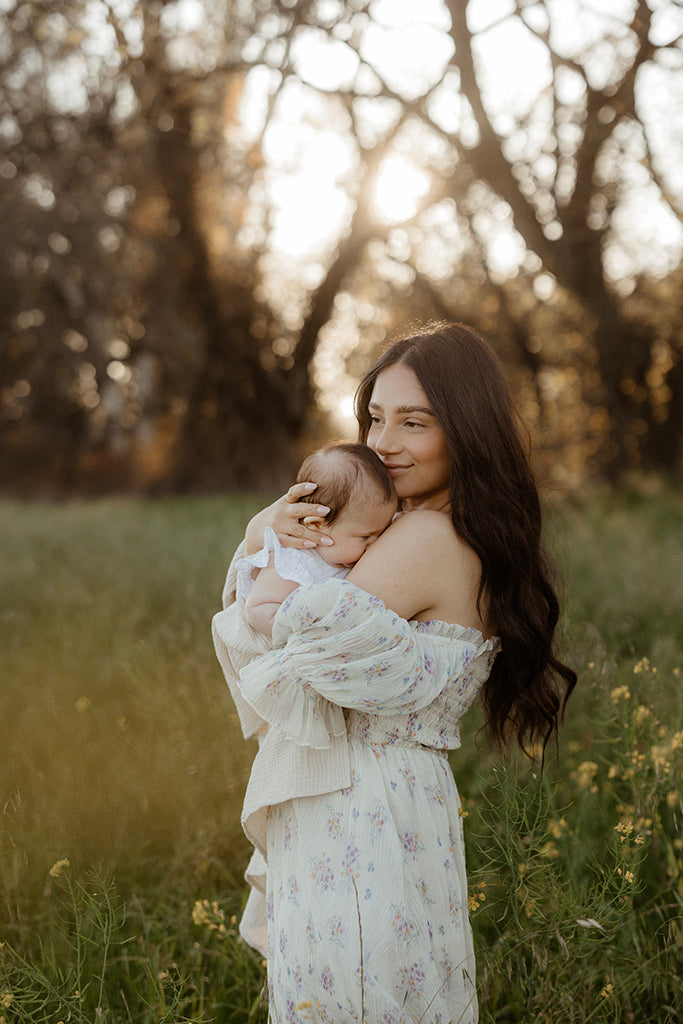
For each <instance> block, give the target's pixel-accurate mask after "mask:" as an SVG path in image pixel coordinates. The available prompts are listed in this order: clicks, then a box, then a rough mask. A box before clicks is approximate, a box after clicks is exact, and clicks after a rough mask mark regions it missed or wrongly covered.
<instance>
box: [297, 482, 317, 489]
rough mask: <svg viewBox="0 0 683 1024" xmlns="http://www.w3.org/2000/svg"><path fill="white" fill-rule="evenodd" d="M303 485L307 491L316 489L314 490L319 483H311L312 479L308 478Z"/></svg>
mask: <svg viewBox="0 0 683 1024" xmlns="http://www.w3.org/2000/svg"><path fill="white" fill-rule="evenodd" d="M301 486H302V487H305V488H306V490H307V491H314V490H315V489H316V487H317V486H318V485H317V484H314V483H311V481H310V480H307V481H306V482H305V483H303V484H302V485H301Z"/></svg>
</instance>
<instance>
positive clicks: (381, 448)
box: [375, 424, 397, 455]
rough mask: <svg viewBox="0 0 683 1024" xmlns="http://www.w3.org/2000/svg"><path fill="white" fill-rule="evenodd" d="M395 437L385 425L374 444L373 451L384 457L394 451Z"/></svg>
mask: <svg viewBox="0 0 683 1024" xmlns="http://www.w3.org/2000/svg"><path fill="white" fill-rule="evenodd" d="M396 447H397V445H396V437H395V434H394V431H392V430H391V428H390V427H389V426H387V425H386V424H385V425H384V427H383V429H382V433H381V434H380V435H379V437H378V438H377V440H376V442H375V451H376V452H377V454H378V455H386V454H387V453H388V452H392V451H396Z"/></svg>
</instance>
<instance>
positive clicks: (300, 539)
mask: <svg viewBox="0 0 683 1024" xmlns="http://www.w3.org/2000/svg"><path fill="white" fill-rule="evenodd" d="M316 486H317V484H314V483H312V482H308V483H301V484H293V485H292V486H291V487H290V488H289V490H288V491H287V493H286V494H284V495H283V496H282V497H281V498H278V499H277V501H274V502H273V504H272V505H269V506H268V507H267V508H264V509H261V511H260V512H257V513H256V515H255V516H254V517H253V519H251V520H250V521H249V524H248V526H247V530H246V534H245V541H246V548H247V554H248V555H253V554H254V552H256V551H260V550H261V548H262V547H263V534H264V531H265V529H266V527H267V526H270V527H271V528H272V529H273V530H274V531H275V533H276V534H277V536H278V538H279V540H280V543H281V544H282V545H283V546H284V547H287V548H314V547H316V545H317V544H324V545H329V544H333V543H334V541H333V540H332V538H331V537H328V536H327V535H326V534H322V535H321V534H320V533H317V532H315V531H313V530H309V529H308V527H307V525H306V519H307V518H308V517H309V516H314V515H318V516H324V515H327V513H328V512H329V511H330V510H329V508H328V507H327V506H326V505H315V504H313V503H311V502H308V501H300V499H301V498H303V497H304V496H305V495H307V494H312V493H313V491H314V490H315V489H316Z"/></svg>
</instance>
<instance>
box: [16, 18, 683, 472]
mask: <svg viewBox="0 0 683 1024" xmlns="http://www.w3.org/2000/svg"><path fill="white" fill-rule="evenodd" d="M412 10H413V8H412V6H411V5H409V4H408V5H403V4H397V3H393V2H389V0H368V2H365V0H346V2H343V0H272V2H270V0H258V2H256V3H243V2H241V0H201V2H200V0H151V2H148V3H142V2H140V0H127V2H125V3H124V2H123V0H117V2H114V0H109V2H105V0H65V2H57V0H50V2H40V3H38V2H35V0H23V2H22V0H17V2H11V0H0V29H2V34H1V37H0V38H1V39H2V43H1V44H0V84H1V85H2V89H1V90H0V189H1V191H0V217H2V223H3V234H4V245H3V248H2V252H1V253H0V275H1V279H2V289H1V290H0V311H1V312H2V314H3V316H2V322H3V324H4V325H6V326H4V327H3V328H2V331H3V335H2V352H1V354H0V360H1V362H0V372H1V374H2V393H1V403H0V418H1V421H2V441H1V442H0V473H1V474H2V476H3V479H4V480H5V481H6V482H8V483H12V484H13V485H14V486H25V487H26V488H30V489H35V486H36V483H38V484H40V485H42V484H45V485H49V486H57V487H58V488H61V489H62V490H71V489H74V488H76V487H80V488H83V487H86V488H87V487H90V488H97V489H103V488H111V487H114V486H119V487H127V488H145V489H148V490H149V489H157V490H158V489H161V488H172V489H181V488H192V487H225V486H231V485H236V486H245V485H254V484H257V485H268V486H270V485H278V484H280V483H281V482H282V480H283V479H286V477H287V475H288V474H289V472H290V471H291V467H292V464H293V462H294V461H296V460H297V459H298V451H297V444H298V443H299V442H300V440H301V438H302V436H304V435H305V434H306V432H307V431H308V432H314V433H315V432H316V430H317V427H316V420H315V418H314V416H313V418H312V413H313V403H312V399H314V398H317V400H318V401H319V402H320V404H321V405H322V406H323V407H326V408H328V409H329V408H334V405H335V404H336V403H337V401H338V399H336V398H334V397H333V396H334V393H335V392H334V389H335V388H339V387H340V386H341V387H345V388H346V389H347V390H348V387H349V386H350V382H351V381H352V379H353V378H357V376H358V375H359V373H361V372H362V371H363V369H364V366H365V365H366V364H367V362H368V360H369V359H371V358H372V355H373V352H374V350H375V349H376V346H377V345H378V344H379V343H381V341H382V340H383V339H384V337H385V336H386V334H387V333H388V332H389V331H392V330H393V329H394V328H395V326H396V325H397V324H398V323H400V322H403V323H405V322H406V321H407V320H409V319H411V318H412V317H414V316H423V317H429V316H435V315H436V316H448V317H454V318H458V319H466V320H469V321H470V322H474V323H475V324H476V325H477V326H479V327H480V329H482V330H483V331H484V333H486V334H487V336H488V337H489V338H490V339H491V340H492V341H493V342H494V344H495V346H496V347H497V349H498V350H499V352H500V354H501V356H502V357H503V359H504V360H505V361H506V364H507V365H508V366H509V369H510V373H511V377H512V379H513V382H514V384H515V387H516V390H517V392H518V395H519V398H520V402H521V405H522V407H523V411H524V413H525V415H526V416H527V418H528V419H529V420H530V421H531V422H532V423H534V424H535V426H536V428H537V430H538V431H539V436H540V438H541V439H542V441H543V442H544V445H545V448H546V450H547V451H548V452H549V453H551V454H553V455H554V456H557V457H556V458H555V460H554V461H555V473H556V476H558V477H559V478H560V479H563V480H566V481H571V480H576V479H579V478H580V477H581V475H582V474H583V473H585V472H586V471H587V470H592V471H600V472H603V473H606V474H607V475H609V476H611V477H616V476H618V475H619V474H620V473H622V472H623V471H624V470H626V469H629V468H633V467H638V468H651V467H653V466H654V467H660V468H665V469H675V468H677V467H679V466H680V458H681V434H682V430H683V423H682V417H683V400H682V399H683V396H682V395H681V388H682V387H683V383H682V379H681V378H682V372H681V338H682V327H681V321H680V308H681V307H680V301H679V299H680V272H679V270H678V267H679V263H680V254H681V248H682V245H683V243H682V238H683V235H682V233H681V226H680V220H681V217H680V209H681V195H682V194H683V186H681V182H680V176H679V173H678V168H679V167H680V155H681V154H680V150H681V144H682V143H683V139H682V138H681V137H680V126H678V127H676V122H675V121H673V120H672V119H671V118H670V117H668V118H667V115H666V110H670V111H672V112H673V111H675V110H676V109H678V107H677V103H678V104H680V100H681V98H683V97H681V96H680V92H681V84H680V82H681V77H680V74H679V72H680V65H681V46H680V39H681V25H682V23H683V14H682V12H681V9H680V5H679V4H677V3H675V2H673V0H658V2H657V3H655V0H651V3H650V5H648V4H647V3H646V2H645V0H638V2H635V0H621V3H620V0H615V4H613V5H612V7H611V9H610V10H611V13H609V12H605V11H603V10H601V9H598V8H596V7H595V6H588V4H584V3H583V2H580V0H571V2H569V3H566V4H557V3H555V2H552V0H546V2H533V0H525V2H522V0H520V2H518V3H515V2H513V0H496V3H495V4H491V3H485V2H483V0H468V2H456V0H453V2H450V0H449V2H444V0H428V2H425V3H424V4H421V5H420V10H419V14H417V15H415V14H413V13H411V12H412ZM579 14H580V15H581V16H580V17H579ZM667 218H668V219H667ZM660 239H666V240H667V241H666V243H665V244H662V243H661V242H660ZM340 382H341V384H340ZM22 482H23V483H22Z"/></svg>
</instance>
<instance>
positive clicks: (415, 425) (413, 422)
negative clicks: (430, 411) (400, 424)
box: [406, 420, 424, 427]
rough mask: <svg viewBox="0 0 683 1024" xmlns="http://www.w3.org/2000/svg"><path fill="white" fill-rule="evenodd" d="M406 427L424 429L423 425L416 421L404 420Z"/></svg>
mask: <svg viewBox="0 0 683 1024" xmlns="http://www.w3.org/2000/svg"><path fill="white" fill-rule="evenodd" d="M406 426H407V427H424V423H418V422H417V420H406Z"/></svg>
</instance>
